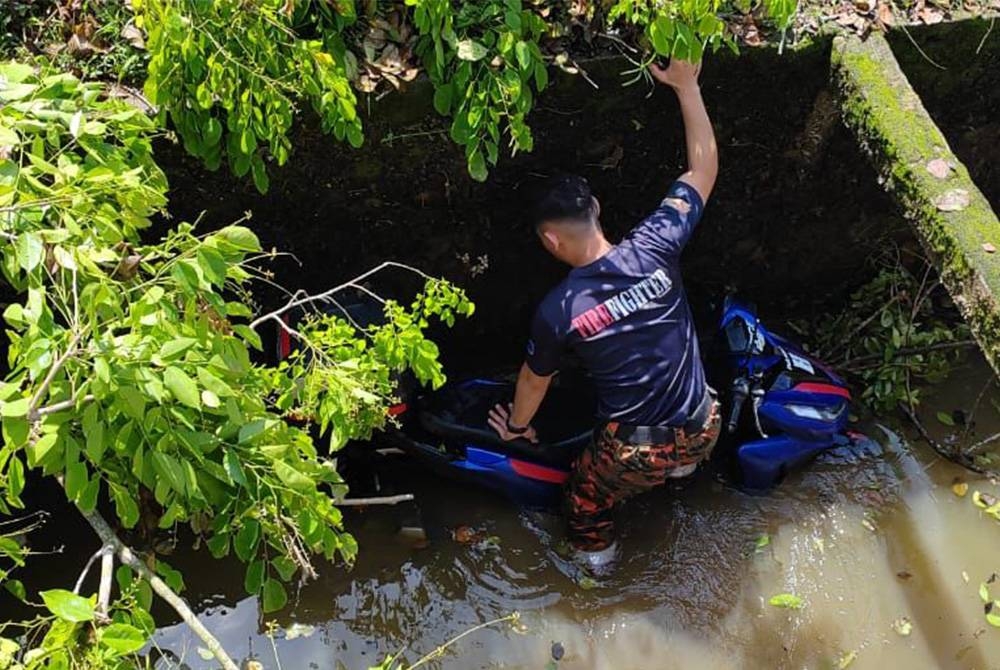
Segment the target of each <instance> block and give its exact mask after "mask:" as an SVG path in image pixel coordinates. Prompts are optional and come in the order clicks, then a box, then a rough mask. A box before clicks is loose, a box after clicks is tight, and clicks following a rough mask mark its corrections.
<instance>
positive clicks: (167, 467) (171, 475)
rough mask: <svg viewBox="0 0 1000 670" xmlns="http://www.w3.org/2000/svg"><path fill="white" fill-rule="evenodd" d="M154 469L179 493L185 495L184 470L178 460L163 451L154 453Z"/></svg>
mask: <svg viewBox="0 0 1000 670" xmlns="http://www.w3.org/2000/svg"><path fill="white" fill-rule="evenodd" d="M152 459H153V469H154V470H155V471H156V473H157V474H158V475H159V476H160V477H162V478H163V479H164V480H165V481H166V482H167V484H169V485H170V488H172V489H173V490H174V491H176V492H177V493H180V494H181V495H184V470H183V468H181V464H180V463H179V462H178V461H177V459H176V458H174V457H173V456H171V455H170V454H165V453H163V452H162V451H154V452H152Z"/></svg>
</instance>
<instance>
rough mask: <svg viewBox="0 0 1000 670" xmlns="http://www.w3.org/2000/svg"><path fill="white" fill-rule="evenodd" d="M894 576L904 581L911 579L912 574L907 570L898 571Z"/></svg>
mask: <svg viewBox="0 0 1000 670" xmlns="http://www.w3.org/2000/svg"><path fill="white" fill-rule="evenodd" d="M896 576H897V577H899V578H900V579H902V580H904V581H905V580H907V579H910V578H912V577H913V573H911V572H910V571H908V570H900V571H899V572H897V573H896Z"/></svg>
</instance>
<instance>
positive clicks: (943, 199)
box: [934, 188, 971, 212]
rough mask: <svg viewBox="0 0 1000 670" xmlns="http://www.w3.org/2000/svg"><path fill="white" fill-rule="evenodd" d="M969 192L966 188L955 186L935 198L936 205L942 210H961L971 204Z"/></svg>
mask: <svg viewBox="0 0 1000 670" xmlns="http://www.w3.org/2000/svg"><path fill="white" fill-rule="evenodd" d="M970 200H971V199H970V197H969V192H968V191H966V190H965V189H964V188H953V189H952V190H950V191H946V192H945V193H942V194H941V195H939V196H938V197H937V198H936V199H935V200H934V205H935V206H936V207H937V208H938V209H940V210H941V211H942V212H960V211H962V210H963V209H965V208H966V207H968V206H969V202H970Z"/></svg>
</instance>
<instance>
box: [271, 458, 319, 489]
mask: <svg viewBox="0 0 1000 670" xmlns="http://www.w3.org/2000/svg"><path fill="white" fill-rule="evenodd" d="M274 474H276V475H278V479H280V480H281V481H282V482H283V483H284V484H285V486H287V487H288V488H290V489H292V490H293V491H298V492H299V493H310V492H312V491H314V490H315V489H316V482H314V481H313V480H312V479H310V478H309V477H306V476H305V475H304V474H302V473H301V472H299V471H298V470H296V469H295V468H293V467H292V466H290V465H289V464H288V463H285V462H284V461H275V462H274Z"/></svg>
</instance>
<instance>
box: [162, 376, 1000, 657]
mask: <svg viewBox="0 0 1000 670" xmlns="http://www.w3.org/2000/svg"><path fill="white" fill-rule="evenodd" d="M989 374H990V373H989V369H988V367H987V366H986V365H985V363H984V362H983V361H982V360H980V359H978V358H976V359H974V360H973V361H972V362H970V363H969V364H968V365H967V366H965V367H963V368H961V369H958V370H956V371H955V373H954V374H953V375H952V376H951V377H950V378H949V379H948V380H947V381H946V382H945V383H943V384H941V385H940V386H938V387H937V388H935V389H934V390H933V391H932V392H931V396H930V397H929V398H928V399H927V401H925V405H924V407H923V409H922V410H921V415H922V416H923V417H924V420H925V422H926V425H927V427H928V430H930V431H931V432H932V433H934V434H935V436H936V437H938V438H940V439H948V438H949V436H950V435H951V434H953V433H954V432H955V431H956V430H958V431H962V430H964V429H962V428H961V427H959V428H957V429H956V428H949V427H946V426H944V425H942V424H940V423H939V422H937V421H936V420H935V419H934V417H935V414H936V412H938V411H947V412H951V411H952V410H954V409H965V410H966V411H968V409H969V408H970V407H971V406H972V405H973V404H974V401H975V398H976V397H977V396H978V395H979V392H980V390H981V389H982V388H983V385H984V382H985V381H986V380H987V379H989ZM996 395H997V394H995V393H994V394H993V396H996ZM994 399H996V398H995V397H994ZM864 428H865V430H866V431H867V432H868V433H869V434H870V435H871V436H872V437H874V438H875V439H876V441H877V442H878V444H879V445H880V447H879V449H878V450H877V452H875V453H870V454H868V455H861V456H859V455H857V454H850V455H848V456H841V457H836V456H831V457H825V458H821V459H819V460H818V461H816V462H814V463H813V464H811V465H810V466H808V467H806V468H805V469H803V470H802V471H800V472H797V473H794V474H793V475H791V476H790V477H789V478H788V479H787V480H786V481H785V482H784V483H782V484H781V485H780V486H779V487H778V488H776V489H774V490H773V491H770V492H768V493H766V494H763V495H749V494H746V493H743V492H741V491H739V490H737V489H734V488H731V487H728V486H724V485H722V484H720V483H719V482H718V481H716V480H715V479H714V478H713V477H712V476H701V477H699V478H697V479H696V480H695V481H694V482H693V483H692V484H690V485H689V486H686V487H684V488H682V489H673V490H661V491H657V492H654V493H651V494H649V495H647V496H645V497H641V498H639V499H637V500H635V501H634V502H632V503H630V504H628V505H627V506H626V507H625V508H624V509H623V510H622V512H621V514H620V515H619V520H620V528H621V535H622V538H621V544H622V548H623V558H622V561H621V564H620V566H619V568H618V570H617V572H616V573H615V574H614V575H613V576H612V577H610V578H609V579H607V580H605V581H603V582H602V583H600V584H599V585H598V586H597V587H596V588H592V589H583V588H581V587H580V586H578V585H576V584H575V583H574V582H573V581H571V580H570V579H569V578H567V577H566V576H565V575H564V574H563V572H562V571H560V570H559V569H558V561H557V559H556V554H555V553H554V551H553V549H554V547H555V545H556V544H557V542H558V541H559V539H560V538H561V537H562V530H561V522H560V520H559V519H558V518H556V517H554V516H550V515H545V514H540V513H535V512H526V511H519V510H517V509H516V508H514V507H512V506H511V505H508V504H507V503H505V502H504V501H503V500H502V499H500V498H498V497H495V496H492V495H488V494H485V493H482V492H479V491H477V490H475V489H471V488H467V487H463V486H458V485H454V484H451V483H449V482H445V481H441V480H438V479H435V478H432V477H430V476H429V475H423V474H420V473H418V472H413V471H412V470H410V471H409V472H410V473H409V479H408V480H407V481H408V483H409V484H410V490H412V491H413V492H414V493H416V495H417V498H418V500H419V502H420V507H421V509H422V511H423V520H424V523H425V524H426V527H427V529H428V533H429V535H430V538H431V541H430V543H429V546H427V547H426V548H424V549H414V548H412V547H411V546H410V545H408V544H407V543H406V542H404V541H402V540H400V539H397V537H396V535H395V530H396V523H397V516H396V513H395V512H394V511H393V510H389V509H384V508H383V509H371V510H368V511H365V512H363V513H356V514H352V515H350V516H349V517H348V521H347V524H348V527H349V528H350V530H351V531H352V532H353V533H354V534H355V536H356V537H357V539H358V541H359V543H360V546H361V553H360V555H359V559H358V564H357V566H356V567H355V568H354V569H353V570H352V571H349V572H348V571H344V570H343V569H341V568H338V567H334V566H325V567H323V568H322V569H321V573H322V576H321V578H320V579H319V580H318V581H317V582H315V583H312V584H310V585H308V586H306V587H304V588H303V589H301V591H300V592H299V593H298V594H296V595H295V596H294V597H293V601H292V604H290V605H289V606H288V607H287V608H286V609H285V610H284V611H282V612H280V613H278V614H277V615H275V616H273V617H271V616H268V617H262V616H261V614H260V612H259V610H258V605H257V601H256V599H255V598H253V597H246V596H245V595H244V594H243V592H242V574H243V572H242V568H241V566H239V565H238V564H236V563H234V562H233V563H227V562H217V561H213V560H211V559H210V558H208V557H207V556H205V555H203V554H200V553H197V552H190V551H180V552H179V553H178V554H177V555H175V556H174V557H172V558H171V561H172V563H173V564H174V565H175V567H178V568H180V569H182V570H183V571H184V573H185V575H186V578H187V583H188V592H187V597H188V598H189V600H190V601H191V602H192V603H194V604H195V605H196V606H197V609H198V610H199V611H200V612H201V614H202V617H203V618H204V620H205V622H206V624H207V625H208V627H209V628H210V629H211V630H212V631H213V632H214V633H215V634H216V635H218V636H219V637H220V639H221V640H222V642H223V643H224V645H225V646H226V648H227V649H229V650H230V651H231V652H232V653H233V654H234V655H236V656H239V657H241V658H243V659H248V658H256V659H257V660H258V661H259V662H260V663H261V664H262V665H263V667H264V668H273V669H278V668H286V669H289V668H338V669H340V668H350V669H351V670H356V669H359V668H367V667H369V666H370V665H375V664H376V662H377V661H378V660H380V659H381V658H382V657H384V655H385V654H388V653H396V652H400V651H403V653H405V655H406V657H407V658H408V659H409V660H410V661H411V662H412V661H414V660H415V659H417V658H418V657H420V656H421V655H423V654H425V653H428V652H431V651H433V650H434V649H435V648H436V647H437V646H438V645H440V644H442V643H443V642H445V641H447V640H449V639H451V638H453V637H455V636H457V635H460V634H461V633H463V632H464V631H467V630H468V629H470V628H472V627H474V626H476V625H478V624H481V623H483V622H486V621H489V620H491V619H494V618H497V617H502V616H505V615H507V614H510V613H511V612H515V611H517V612H520V613H521V618H520V624H522V626H518V627H514V626H511V625H510V624H499V625H496V626H493V627H490V628H486V629H483V630H479V631H476V632H475V633H473V634H470V635H468V636H466V637H464V638H462V639H461V640H459V641H458V642H457V643H455V644H454V645H453V646H451V647H449V648H448V650H447V651H446V652H445V654H444V655H443V656H442V657H441V658H440V659H438V660H436V661H435V662H434V663H432V664H431V667H439V668H455V669H459V668H525V669H537V670H542V669H543V668H546V667H547V663H548V662H549V661H550V659H551V646H552V644H553V642H559V643H560V644H561V645H562V646H563V648H564V650H565V655H564V657H563V658H562V660H561V661H560V662H559V663H558V664H556V665H555V666H549V667H557V668H561V669H566V670H569V669H584V668H594V669H598V668H602V669H603V668H608V669H611V668H615V669H629V668H636V669H638V668H644V669H645V668H837V667H842V666H843V665H844V664H846V663H848V662H849V663H850V665H849V666H846V667H852V668H880V669H884V668H963V669H964V668H969V669H972V668H976V669H984V668H1000V630H998V629H996V628H992V627H991V626H989V625H988V624H987V623H986V621H985V618H984V615H983V603H982V602H981V601H980V598H979V596H978V590H979V584H980V582H982V581H984V580H986V579H987V578H988V577H989V576H990V575H991V574H992V573H993V571H995V570H1000V524H998V523H997V522H996V521H994V520H992V519H990V518H989V517H986V516H985V515H984V514H983V513H982V512H981V511H980V510H979V509H977V508H976V507H975V506H974V505H973V503H972V502H971V495H972V491H973V490H981V491H984V492H992V493H994V494H997V493H1000V489H998V487H997V486H996V485H994V484H991V483H989V482H987V481H984V480H982V479H980V478H978V477H977V476H974V475H971V473H968V472H967V471H964V470H962V469H961V468H958V467H957V466H954V465H952V464H951V463H949V462H947V461H944V460H942V459H940V458H938V457H937V456H935V455H934V454H933V452H932V451H931V450H930V449H928V448H925V447H922V446H919V445H915V444H911V443H908V441H907V440H906V439H905V438H904V437H901V436H900V435H899V434H897V433H896V432H893V431H892V430H890V429H889V428H887V427H884V426H880V425H879V424H877V423H871V424H868V425H865V426H864ZM997 430H1000V413H998V410H997V409H996V408H994V407H993V406H992V404H991V403H990V402H989V398H988V397H987V398H986V399H985V400H984V402H983V403H981V404H980V408H979V410H978V411H977V412H976V414H975V425H974V428H973V429H971V430H970V431H969V435H968V436H967V439H968V440H971V441H974V440H976V439H981V437H982V436H986V435H990V434H993V433H995V432H997ZM956 478H960V479H961V480H962V481H965V482H967V483H968V484H969V492H968V493H967V494H966V496H965V497H962V498H960V497H958V496H957V495H955V493H954V492H953V491H952V488H951V487H952V484H953V483H954V481H955V479H956ZM463 526H465V527H468V528H470V529H472V531H473V533H474V534H475V535H478V536H480V537H481V538H483V539H481V540H480V541H474V542H471V543H464V544H463V543H461V542H459V541H456V540H455V539H453V537H452V531H453V530H454V529H456V528H459V527H463ZM765 534H766V535H767V536H768V538H769V540H770V542H769V543H768V544H767V545H766V546H764V547H762V548H758V547H757V546H756V545H757V542H758V539H759V538H761V537H762V536H763V535H765ZM993 590H994V591H996V593H995V597H1000V583H998V584H997V585H996V586H994V587H993ZM780 593H792V594H795V595H796V596H798V597H800V598H801V599H802V601H803V607H802V608H801V609H799V610H790V609H781V608H778V607H774V606H772V605H769V604H768V602H767V601H768V600H769V599H770V598H771V596H773V595H776V594H780ZM271 620H273V621H274V623H275V627H273V628H271V630H272V634H270V635H269V634H268V630H269V626H268V623H267V622H268V621H271ZM906 622H909V623H910V625H911V626H912V628H911V630H910V631H909V634H908V635H903V634H901V633H900V632H899V631H900V630H904V628H905V623H906ZM272 639H273V646H272ZM156 644H157V645H159V646H160V647H161V648H163V649H169V650H171V652H172V653H173V654H176V655H177V657H179V658H181V659H182V660H183V663H184V664H185V665H187V666H189V667H191V668H202V667H205V668H207V667H211V663H209V662H206V661H204V660H203V659H202V658H201V657H200V655H199V653H198V642H197V640H196V639H195V638H194V637H193V636H192V634H191V633H190V631H189V630H188V629H187V628H186V627H184V626H183V625H182V624H178V625H174V626H166V627H164V628H162V629H161V630H160V631H159V632H158V633H157V636H156Z"/></svg>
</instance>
